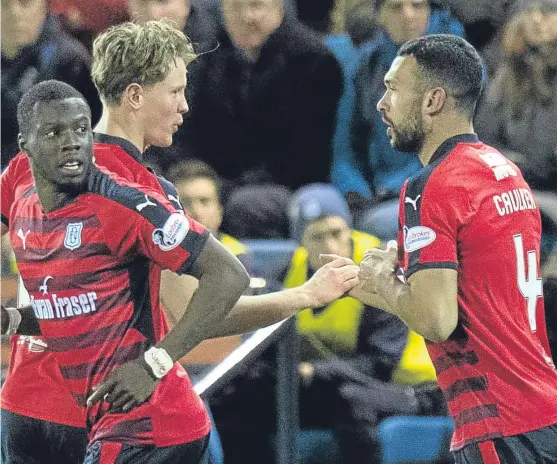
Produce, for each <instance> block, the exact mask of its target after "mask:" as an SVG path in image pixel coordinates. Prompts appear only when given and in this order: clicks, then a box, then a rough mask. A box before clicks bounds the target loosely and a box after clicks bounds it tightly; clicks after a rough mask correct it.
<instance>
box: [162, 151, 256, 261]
mask: <svg viewBox="0 0 557 464" xmlns="http://www.w3.org/2000/svg"><path fill="white" fill-rule="evenodd" d="M168 176H169V178H170V180H171V181H172V183H173V184H174V185H175V186H176V189H177V190H178V193H179V195H180V200H181V202H182V205H183V206H184V209H185V211H186V212H187V213H188V215H189V216H191V217H192V218H194V219H195V220H196V221H197V222H200V223H201V224H203V225H204V226H205V227H207V229H209V230H210V231H211V233H212V234H213V235H214V236H215V237H217V239H219V240H220V242H221V243H222V244H223V245H224V246H225V248H227V249H228V251H230V252H231V253H232V254H233V255H234V256H236V257H237V258H238V259H239V260H240V261H241V262H242V264H243V265H244V267H245V268H246V270H247V271H248V272H249V268H250V266H249V256H248V252H247V249H246V247H245V245H243V244H242V243H241V242H240V241H238V240H236V239H235V238H234V237H231V236H230V235H228V234H225V233H223V232H222V231H221V230H220V226H221V223H222V216H223V206H222V201H221V199H222V182H221V180H220V178H219V176H218V174H217V173H216V171H215V170H214V169H213V168H212V167H211V166H209V165H208V164H206V163H204V162H203V161H199V160H192V161H182V162H180V163H179V164H177V165H176V166H174V167H173V168H172V169H171V170H170V171H169V173H168Z"/></svg>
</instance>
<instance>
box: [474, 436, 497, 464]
mask: <svg viewBox="0 0 557 464" xmlns="http://www.w3.org/2000/svg"><path fill="white" fill-rule="evenodd" d="M479 448H480V453H481V455H482V459H483V462H484V464H501V461H500V460H499V456H498V455H497V450H496V449H495V445H494V444H493V442H492V441H484V442H482V443H480V444H479Z"/></svg>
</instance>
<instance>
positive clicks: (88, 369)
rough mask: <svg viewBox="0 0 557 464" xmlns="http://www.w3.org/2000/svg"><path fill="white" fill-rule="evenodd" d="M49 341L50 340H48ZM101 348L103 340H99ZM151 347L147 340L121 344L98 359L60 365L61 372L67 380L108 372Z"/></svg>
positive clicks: (86, 377)
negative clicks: (70, 364)
mask: <svg viewBox="0 0 557 464" xmlns="http://www.w3.org/2000/svg"><path fill="white" fill-rule="evenodd" d="M47 341H48V340H47ZM98 342H99V348H101V347H102V342H103V340H98ZM149 348H150V346H149V345H148V343H146V342H137V343H134V344H133V345H130V346H121V347H119V348H118V349H117V350H115V351H114V355H110V356H101V357H99V358H97V359H94V360H91V361H88V362H84V363H81V364H76V365H74V366H60V372H61V373H62V376H63V377H64V379H66V380H83V379H88V378H90V377H94V376H96V375H98V374H101V373H106V372H107V371H108V369H109V367H110V368H112V369H113V368H115V367H118V366H120V365H122V364H124V363H126V362H128V361H132V360H134V359H137V358H139V357H140V356H141V355H142V354H143V353H144V352H145V351H147V350H148V349H149Z"/></svg>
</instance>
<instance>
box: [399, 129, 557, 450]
mask: <svg viewBox="0 0 557 464" xmlns="http://www.w3.org/2000/svg"><path fill="white" fill-rule="evenodd" d="M399 211H400V213H399V224H400V230H399V237H398V242H399V259H400V266H401V267H402V268H403V269H404V270H405V273H406V276H407V277H409V276H410V275H412V274H413V273H415V272H419V271H420V270H422V269H431V268H450V269H456V271H457V272H458V311H459V318H458V319H459V320H458V326H457V329H456V330H455V331H454V333H453V334H452V335H451V337H450V338H449V339H448V340H447V341H445V342H441V343H428V350H429V353H430V356H431V359H432V361H433V364H434V366H435V369H436V371H437V378H438V381H439V385H440V386H441V388H442V390H443V392H444V394H445V398H446V399H447V402H448V406H449V411H450V413H451V415H452V417H453V418H454V421H455V433H454V436H453V440H452V444H451V447H452V449H453V450H456V449H459V448H461V447H463V446H465V445H466V444H468V443H471V442H477V441H483V440H487V439H491V438H493V437H498V436H510V435H516V434H520V433H524V432H527V431H531V430H534V429H537V428H541V427H544V426H547V425H550V424H554V423H557V372H556V370H555V366H554V364H553V361H552V360H551V357H550V351H549V344H548V340H547V333H546V327H545V317H544V305H543V293H542V281H541V276H540V268H539V256H540V240H541V220H540V213H539V209H538V206H537V204H536V200H535V198H534V195H533V194H532V191H531V190H530V188H529V186H528V184H527V183H526V182H525V181H524V179H523V177H522V174H521V173H520V171H519V169H518V168H517V167H516V166H515V165H514V164H512V163H511V162H510V161H509V160H507V159H506V158H505V157H504V156H503V155H501V154H500V153H499V152H497V150H495V149H494V148H492V147H489V146H487V145H485V144H483V143H481V142H480V141H479V140H478V138H477V137H476V136H475V135H474V134H465V135H461V136H457V137H453V138H451V139H448V140H447V141H445V142H444V143H443V144H442V145H441V146H440V147H439V148H438V149H437V151H436V152H435V153H434V155H433V157H432V158H431V161H430V163H429V164H428V165H427V166H425V167H424V168H423V169H422V170H421V171H420V172H419V173H417V174H416V175H415V176H413V177H412V178H410V179H409V180H408V181H407V182H406V183H405V185H404V186H403V189H402V191H401V195H400V208H399Z"/></svg>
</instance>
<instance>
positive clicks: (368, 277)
mask: <svg viewBox="0 0 557 464" xmlns="http://www.w3.org/2000/svg"><path fill="white" fill-rule="evenodd" d="M397 255H398V248H397V244H396V241H394V240H391V241H390V242H388V243H387V248H386V249H385V250H382V249H380V248H370V249H368V250H366V252H365V254H364V258H363V259H362V261H361V262H360V269H359V273H358V278H357V279H352V280H351V281H350V283H351V284H352V285H353V286H352V288H351V289H350V290H349V291H348V296H351V297H353V298H356V299H358V300H362V299H365V296H364V295H365V294H373V295H374V294H380V295H381V294H382V293H385V292H388V291H389V289H390V288H392V284H393V281H394V279H396V274H395V271H396V268H397V262H398V256H397ZM320 259H321V262H322V263H323V264H327V263H330V262H333V261H335V260H337V259H339V256H337V255H333V254H323V255H321V256H320ZM345 259H346V258H345Z"/></svg>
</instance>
